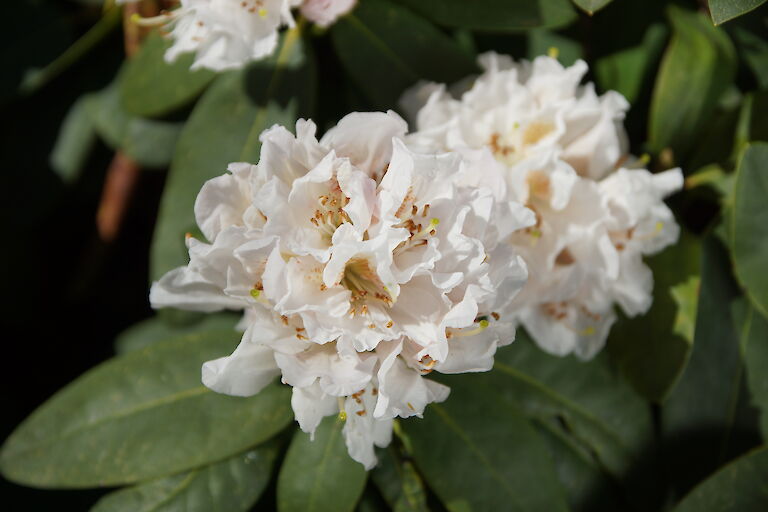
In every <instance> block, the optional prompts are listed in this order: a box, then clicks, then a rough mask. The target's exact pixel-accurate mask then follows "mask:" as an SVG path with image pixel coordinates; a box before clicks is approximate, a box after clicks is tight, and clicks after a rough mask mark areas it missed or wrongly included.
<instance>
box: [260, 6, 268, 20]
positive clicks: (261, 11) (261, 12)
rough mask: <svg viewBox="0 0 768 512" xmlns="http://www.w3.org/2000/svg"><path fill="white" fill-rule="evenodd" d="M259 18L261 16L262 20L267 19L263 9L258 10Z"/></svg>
mask: <svg viewBox="0 0 768 512" xmlns="http://www.w3.org/2000/svg"><path fill="white" fill-rule="evenodd" d="M259 16H261V17H262V18H266V17H267V10H266V9H264V8H263V7H262V8H261V9H259Z"/></svg>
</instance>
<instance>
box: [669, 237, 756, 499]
mask: <svg viewBox="0 0 768 512" xmlns="http://www.w3.org/2000/svg"><path fill="white" fill-rule="evenodd" d="M701 268H702V270H701V291H700V294H699V305H698V312H697V315H696V332H695V336H694V343H693V350H692V352H691V356H690V360H689V361H688V365H687V366H686V368H685V371H684V372H683V375H682V377H681V378H680V381H679V382H678V383H677V385H676V386H675V388H674V389H673V390H672V392H671V393H670V394H669V396H668V397H667V399H666V401H665V402H664V404H663V407H662V410H661V414H662V415H661V425H662V433H663V435H664V442H665V447H666V450H665V454H666V459H667V460H666V464H667V465H668V467H669V471H668V473H669V474H671V475H672V480H673V484H674V486H675V487H676V488H677V490H678V491H680V490H685V489H688V488H690V486H692V485H693V484H694V483H696V482H697V481H698V480H700V479H701V478H702V477H704V476H706V475H707V474H709V473H710V472H712V471H714V470H715V469H716V468H717V467H718V466H720V465H721V464H722V463H723V462H725V461H727V460H728V459H729V458H731V457H732V456H733V455H736V454H738V453H741V452H742V451H743V450H744V449H746V448H749V447H750V443H752V442H753V440H754V435H755V430H756V425H755V421H754V420H755V418H754V411H753V410H750V409H749V408H748V399H747V396H746V393H745V385H744V375H743V365H742V361H741V353H740V350H739V339H738V336H737V333H736V332H735V330H734V328H733V322H732V319H731V314H730V303H731V300H732V299H733V298H734V297H735V295H736V294H737V289H736V287H735V283H733V281H732V278H731V276H730V262H729V261H728V254H727V252H726V251H725V249H724V248H723V247H722V245H721V244H720V243H719V242H718V241H717V240H716V239H714V238H712V237H710V238H707V239H705V240H704V244H703V255H702V267H701Z"/></svg>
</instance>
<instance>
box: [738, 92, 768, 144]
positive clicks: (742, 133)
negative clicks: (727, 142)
mask: <svg viewBox="0 0 768 512" xmlns="http://www.w3.org/2000/svg"><path fill="white" fill-rule="evenodd" d="M756 141H762V142H768V91H755V92H752V93H750V94H747V95H746V96H745V97H744V102H743V103H742V105H741V112H740V115H739V123H738V126H737V128H736V137H735V141H734V142H735V147H736V149H737V150H741V148H742V147H743V146H744V144H746V143H747V142H756Z"/></svg>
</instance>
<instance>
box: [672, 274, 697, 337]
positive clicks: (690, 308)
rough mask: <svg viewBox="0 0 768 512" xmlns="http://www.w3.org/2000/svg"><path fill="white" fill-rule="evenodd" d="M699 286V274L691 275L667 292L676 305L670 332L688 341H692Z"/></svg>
mask: <svg viewBox="0 0 768 512" xmlns="http://www.w3.org/2000/svg"><path fill="white" fill-rule="evenodd" d="M700 286H701V279H700V278H699V276H691V277H689V278H688V280H687V281H685V282H684V283H680V284H677V285H675V286H673V287H672V288H670V289H669V293H670V294H671V295H672V298H673V299H674V300H675V305H676V306H677V314H676V315H675V323H674V325H673V326H672V332H674V333H675V334H677V335H679V336H680V337H681V338H683V339H684V340H685V341H687V342H688V343H693V335H694V332H695V328H696V307H697V306H698V301H699V287H700Z"/></svg>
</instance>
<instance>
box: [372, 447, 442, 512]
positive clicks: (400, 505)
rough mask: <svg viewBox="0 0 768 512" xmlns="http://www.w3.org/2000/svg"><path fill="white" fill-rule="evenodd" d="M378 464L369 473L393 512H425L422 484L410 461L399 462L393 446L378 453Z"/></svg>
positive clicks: (424, 493) (425, 502)
mask: <svg viewBox="0 0 768 512" xmlns="http://www.w3.org/2000/svg"><path fill="white" fill-rule="evenodd" d="M378 456H379V464H378V465H377V466H376V467H375V468H374V469H373V471H372V472H371V478H372V479H373V481H374V483H375V484H376V487H378V488H379V491H381V494H382V496H384V499H385V500H387V503H388V504H389V506H390V507H391V509H392V510H393V511H394V512H427V511H428V510H429V509H428V508H427V495H426V491H425V490H424V483H423V482H422V481H421V477H420V476H419V474H418V473H417V472H416V468H414V467H413V463H412V462H411V461H410V460H401V458H400V457H399V456H398V454H397V450H396V448H395V447H394V446H393V445H390V446H389V447H388V448H385V449H383V450H379V451H378Z"/></svg>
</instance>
